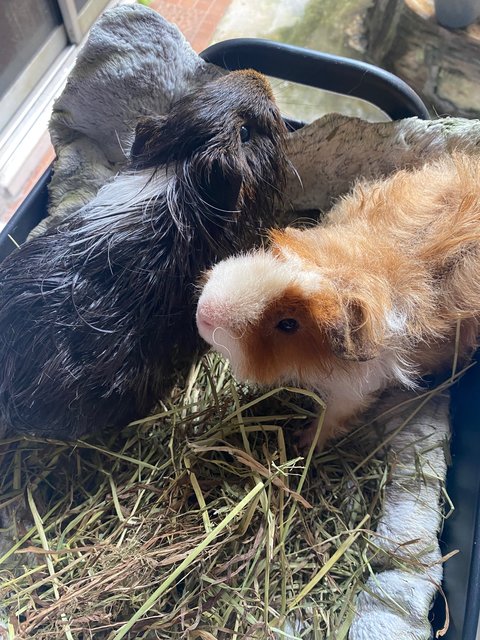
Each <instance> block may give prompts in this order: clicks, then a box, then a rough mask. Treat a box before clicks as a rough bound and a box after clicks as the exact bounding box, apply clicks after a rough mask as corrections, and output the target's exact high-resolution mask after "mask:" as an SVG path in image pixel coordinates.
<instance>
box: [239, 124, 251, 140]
mask: <svg viewBox="0 0 480 640" xmlns="http://www.w3.org/2000/svg"><path fill="white" fill-rule="evenodd" d="M240 140H241V141H242V142H248V141H249V140H250V127H247V125H246V124H242V126H241V127H240Z"/></svg>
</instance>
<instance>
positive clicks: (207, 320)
mask: <svg viewBox="0 0 480 640" xmlns="http://www.w3.org/2000/svg"><path fill="white" fill-rule="evenodd" d="M216 324H217V320H216V314H215V308H214V305H212V304H209V303H208V302H204V301H202V300H200V301H199V303H198V307H197V327H198V331H199V333H200V335H201V336H202V338H204V339H205V340H207V342H208V341H209V339H208V338H209V336H210V335H211V334H212V332H213V331H214V330H215V327H216Z"/></svg>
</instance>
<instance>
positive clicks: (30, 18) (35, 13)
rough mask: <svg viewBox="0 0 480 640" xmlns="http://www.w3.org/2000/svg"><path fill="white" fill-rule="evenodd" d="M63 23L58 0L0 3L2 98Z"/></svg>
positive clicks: (0, 80)
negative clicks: (56, 0)
mask: <svg viewBox="0 0 480 640" xmlns="http://www.w3.org/2000/svg"><path fill="white" fill-rule="evenodd" d="M61 23H62V18H61V14H60V11H59V9H58V6H57V3H56V2H55V0H2V1H1V3H0V98H1V97H3V96H4V95H5V93H6V92H7V90H8V88H9V87H10V86H11V85H12V84H13V82H14V81H15V80H16V78H17V77H18V76H19V75H20V74H21V72H22V71H24V69H25V68H26V67H27V66H28V64H29V62H30V61H31V59H32V58H33V57H34V56H35V54H36V53H37V52H38V50H39V49H40V48H41V47H42V45H44V43H45V41H46V40H47V39H48V37H49V36H50V35H51V33H52V32H53V31H54V30H55V28H56V27H57V26H59V25H60V24H61Z"/></svg>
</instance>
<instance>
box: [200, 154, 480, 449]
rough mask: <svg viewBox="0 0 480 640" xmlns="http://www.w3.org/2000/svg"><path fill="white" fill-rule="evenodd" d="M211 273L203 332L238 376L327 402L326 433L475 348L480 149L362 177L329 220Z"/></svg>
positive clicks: (279, 234) (290, 232)
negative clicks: (479, 153) (371, 178)
mask: <svg viewBox="0 0 480 640" xmlns="http://www.w3.org/2000/svg"><path fill="white" fill-rule="evenodd" d="M270 241H271V242H270V246H269V247H268V248H265V249H259V250H256V251H253V252H251V253H247V254H246V255H240V256H238V257H230V258H227V259H226V260H224V261H223V262H220V263H219V264H217V265H215V266H214V267H213V268H212V269H211V270H210V271H208V272H207V273H206V275H205V278H204V286H203V290H202V292H201V295H200V298H199V302H198V307H197V326H198V330H199V332H200V335H201V336H202V337H203V338H204V339H205V340H206V341H207V342H208V343H209V344H210V345H213V346H214V347H215V349H216V350H218V351H219V352H220V353H222V354H224V355H225V356H226V357H227V358H229V359H230V361H231V364H232V370H233V372H234V374H235V375H236V376H237V377H238V378H239V379H243V380H247V381H251V382H253V383H257V384H260V385H268V386H273V385H275V386H276V385H284V384H288V385H291V384H294V385H297V386H302V387H307V388H310V389H312V390H315V391H316V392H318V394H319V395H320V396H321V397H322V398H323V399H324V401H325V402H326V405H327V409H326V413H325V417H324V424H323V431H322V434H321V436H320V439H321V441H322V442H323V443H324V442H325V441H327V440H328V439H330V438H333V437H336V436H338V435H340V434H342V433H343V432H344V431H345V430H346V429H347V428H348V426H349V425H351V424H352V422H353V421H354V419H355V418H356V417H358V415H359V414H360V413H361V412H362V410H363V409H365V408H366V407H368V406H369V405H370V404H371V403H372V402H373V400H374V399H375V397H376V396H377V395H378V394H379V392H380V391H382V390H383V389H385V388H386V387H388V386H391V385H400V386H403V387H406V388H416V387H417V386H418V383H419V377H421V376H423V375H426V374H442V373H445V372H447V371H448V370H449V368H451V367H452V363H453V362H454V357H455V356H458V363H461V362H464V361H467V360H468V358H470V357H471V355H472V354H473V352H474V350H475V348H476V346H477V337H478V332H479V331H478V329H479V316H480V158H479V157H469V156H466V155H460V154H455V155H453V156H444V157H442V158H441V159H440V160H439V161H438V162H435V163H432V164H427V165H425V166H423V167H422V168H420V169H417V170H411V171H408V170H403V171H399V172H398V173H396V174H394V175H392V176H391V177H389V178H385V179H382V180H377V181H375V182H371V183H365V182H364V183H358V184H357V185H356V186H355V187H354V188H353V191H352V192H351V193H350V194H349V195H347V196H345V197H343V198H342V199H341V200H339V201H338V202H337V203H336V205H335V206H334V207H333V209H332V210H331V211H330V212H329V213H328V214H327V215H326V217H325V218H324V221H323V223H322V224H320V225H318V226H315V227H312V228H308V229H303V230H300V229H293V228H287V229H285V230H272V231H271V233H270Z"/></svg>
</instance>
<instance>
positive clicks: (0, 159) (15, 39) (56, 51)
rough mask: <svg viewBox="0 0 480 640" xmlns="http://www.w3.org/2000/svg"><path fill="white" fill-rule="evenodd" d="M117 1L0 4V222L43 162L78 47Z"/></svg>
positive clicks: (32, 0)
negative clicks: (56, 103) (50, 122)
mask: <svg viewBox="0 0 480 640" xmlns="http://www.w3.org/2000/svg"><path fill="white" fill-rule="evenodd" d="M118 2H119V0H1V1H0V223H1V221H2V219H3V218H5V217H9V212H11V210H15V208H16V206H18V204H19V202H20V201H21V199H22V197H23V195H25V194H24V193H23V192H24V190H25V188H26V185H27V183H28V181H29V180H30V179H31V178H32V176H33V175H34V173H35V171H37V170H38V167H39V164H41V162H42V158H47V164H48V162H49V161H51V159H52V157H53V155H52V154H53V152H52V150H51V145H50V140H49V136H48V132H47V126H48V120H49V118H50V114H51V108H52V103H53V101H54V99H55V97H56V96H58V94H59V93H60V92H61V90H62V88H63V85H64V82H65V80H66V77H67V75H68V73H69V71H70V70H71V68H72V66H73V64H74V62H75V58H76V55H77V53H78V45H79V44H80V43H81V42H82V40H83V39H84V38H85V37H86V35H87V33H88V30H89V28H90V27H91V25H92V24H93V22H94V21H95V20H96V18H97V17H98V16H99V15H100V13H101V12H102V11H103V10H104V9H105V8H106V7H107V5H113V4H118Z"/></svg>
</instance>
